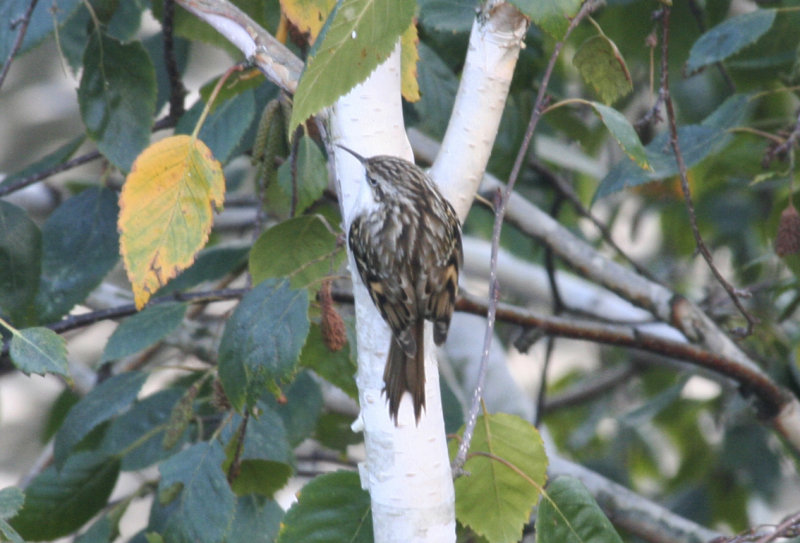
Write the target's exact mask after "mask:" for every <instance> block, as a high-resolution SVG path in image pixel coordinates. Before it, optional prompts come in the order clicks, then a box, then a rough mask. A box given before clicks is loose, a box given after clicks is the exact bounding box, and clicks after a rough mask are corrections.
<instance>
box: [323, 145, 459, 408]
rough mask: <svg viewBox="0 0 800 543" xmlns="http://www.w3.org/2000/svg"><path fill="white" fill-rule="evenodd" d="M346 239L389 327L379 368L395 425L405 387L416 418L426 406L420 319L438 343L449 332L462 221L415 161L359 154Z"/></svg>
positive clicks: (455, 290) (441, 341) (422, 330)
mask: <svg viewBox="0 0 800 543" xmlns="http://www.w3.org/2000/svg"><path fill="white" fill-rule="evenodd" d="M339 147H341V148H342V149H344V150H345V151H347V152H348V153H350V154H351V155H353V156H354V157H356V158H357V159H358V160H359V161H360V162H361V164H362V165H363V166H364V170H365V172H366V181H367V185H368V186H369V190H366V189H364V187H361V189H360V191H359V199H358V202H357V204H356V210H355V213H354V218H353V221H352V222H351V223H350V231H349V233H348V243H349V245H350V250H351V252H352V253H353V257H354V258H355V262H356V268H358V273H359V275H360V276H361V279H362V280H363V281H364V285H365V286H366V287H367V290H368V291H369V294H370V296H371V297H372V301H373V302H374V303H375V306H376V307H377V308H378V310H379V311H380V313H381V316H383V319H384V320H385V321H386V322H387V324H388V325H389V327H390V328H391V330H392V343H391V345H390V346H389V356H388V358H387V360H386V369H385V370H384V372H383V383H384V389H383V391H384V393H385V394H386V399H387V401H388V403H389V415H390V416H391V417H392V419H393V420H394V422H395V424H397V412H398V410H399V408H400V400H401V399H402V397H403V394H404V393H405V392H406V391H408V392H409V393H410V394H411V398H412V401H413V404H414V416H415V417H416V421H417V423H419V418H420V415H421V414H422V408H423V407H425V353H424V346H425V342H424V330H425V321H426V320H429V321H432V322H433V339H434V342H435V343H436V344H437V345H441V344H442V343H444V341H445V339H447V331H448V329H449V327H450V318H451V317H452V316H453V307H454V305H455V300H456V295H457V293H458V272H459V269H460V268H461V265H462V260H463V249H462V247H461V223H460V222H459V221H458V217H457V216H456V213H455V211H454V210H453V206H451V205H450V202H448V201H447V200H446V199H445V198H444V196H442V194H441V193H440V192H439V189H438V188H436V184H435V183H434V182H433V180H432V179H431V178H430V176H428V174H426V173H425V171H423V170H422V169H421V168H420V167H418V166H417V165H415V164H413V163H411V162H408V161H407V160H403V159H401V158H397V157H392V156H384V155H381V156H373V157H370V158H364V157H362V156H361V155H359V154H358V153H356V152H354V151H352V150H350V149H348V148H346V147H343V146H341V145H339Z"/></svg>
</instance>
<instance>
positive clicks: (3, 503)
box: [0, 486, 25, 520]
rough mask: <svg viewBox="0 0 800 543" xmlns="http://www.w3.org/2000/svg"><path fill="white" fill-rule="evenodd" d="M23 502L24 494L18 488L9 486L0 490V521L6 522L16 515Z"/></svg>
mask: <svg viewBox="0 0 800 543" xmlns="http://www.w3.org/2000/svg"><path fill="white" fill-rule="evenodd" d="M24 502H25V494H23V493H22V490H20V489H19V488H16V487H13V486H10V487H8V488H4V489H3V490H0V519H2V520H8V519H10V518H12V517H13V516H14V515H16V514H17V513H18V512H19V510H20V508H22V504H23V503H24Z"/></svg>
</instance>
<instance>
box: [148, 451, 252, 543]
mask: <svg viewBox="0 0 800 543" xmlns="http://www.w3.org/2000/svg"><path fill="white" fill-rule="evenodd" d="M224 459H225V455H224V453H223V451H222V446H221V445H220V444H219V442H218V441H213V442H211V443H208V442H203V443H197V444H195V445H193V446H191V447H190V448H188V449H186V450H185V451H182V452H180V453H178V454H176V455H175V456H173V457H172V458H170V459H169V460H166V461H165V462H164V463H163V464H161V467H160V468H159V471H160V472H161V481H160V482H159V484H158V495H159V500H160V501H161V502H162V503H163V502H164V499H165V498H166V497H167V496H168V495H171V494H173V493H174V492H176V490H175V489H179V490H178V491H177V496H175V497H174V500H175V501H176V503H175V507H174V509H172V511H171V514H170V515H169V518H168V519H167V522H166V527H165V529H164V532H163V536H164V540H165V541H170V542H174V543H217V542H218V541H221V540H222V538H223V536H224V535H225V533H226V532H227V531H228V526H230V524H231V521H232V520H233V516H234V514H235V506H236V503H235V496H234V495H233V492H232V491H231V489H230V487H229V486H228V481H227V480H226V479H225V474H224V473H223V472H222V468H221V466H222V462H223V460H224Z"/></svg>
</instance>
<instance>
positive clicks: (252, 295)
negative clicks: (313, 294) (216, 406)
mask: <svg viewBox="0 0 800 543" xmlns="http://www.w3.org/2000/svg"><path fill="white" fill-rule="evenodd" d="M308 327H309V323H308V292H306V290H292V289H291V288H289V285H288V282H287V281H277V280H273V279H267V280H265V281H262V282H261V283H260V284H259V285H258V286H256V287H255V288H254V289H253V290H251V291H250V292H248V293H247V294H246V295H245V296H244V297H243V298H242V301H241V302H240V303H239V305H238V306H237V307H236V310H235V311H234V312H233V315H231V318H230V319H228V323H227V324H226V325H225V331H224V332H223V333H222V340H221V341H220V345H219V377H220V380H221V381H222V385H223V387H224V388H225V394H226V395H227V396H228V399H229V400H230V402H231V405H233V406H234V407H235V408H236V409H237V410H238V411H240V412H241V411H242V409H244V407H245V406H247V407H251V406H253V405H254V404H255V402H256V400H258V398H259V397H260V396H261V395H262V394H263V393H264V392H265V389H266V388H267V387H268V386H278V385H279V383H281V382H284V381H287V380H288V379H289V378H290V377H291V376H292V374H293V373H294V372H295V370H296V368H297V358H298V356H299V355H300V349H302V347H303V344H304V343H305V341H306V336H307V335H308Z"/></svg>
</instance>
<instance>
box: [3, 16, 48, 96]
mask: <svg viewBox="0 0 800 543" xmlns="http://www.w3.org/2000/svg"><path fill="white" fill-rule="evenodd" d="M38 1H39V0H31V3H30V4H28V9H27V10H25V14H24V15H23V16H22V18H21V19H19V20H16V21H3V24H8V25H10V26H11V27H12V28H13V27H14V26H18V27H19V33H18V34H17V39H15V40H14V46H13V47H12V48H11V52H10V53H9V54H8V57H6V61H5V62H4V63H3V70H2V71H0V88H2V87H3V83H4V82H5V80H6V75H8V70H9V69H10V68H11V63H12V62H13V61H14V57H15V56H16V55H17V53H18V52H19V49H20V47H22V42H23V41H24V40H25V33H26V32H27V31H28V23H30V22H31V16H32V15H33V10H34V9H36V4H37V2H38Z"/></svg>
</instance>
